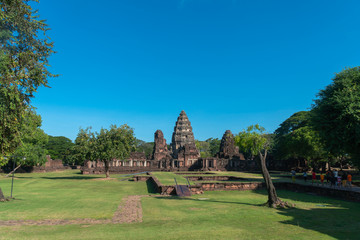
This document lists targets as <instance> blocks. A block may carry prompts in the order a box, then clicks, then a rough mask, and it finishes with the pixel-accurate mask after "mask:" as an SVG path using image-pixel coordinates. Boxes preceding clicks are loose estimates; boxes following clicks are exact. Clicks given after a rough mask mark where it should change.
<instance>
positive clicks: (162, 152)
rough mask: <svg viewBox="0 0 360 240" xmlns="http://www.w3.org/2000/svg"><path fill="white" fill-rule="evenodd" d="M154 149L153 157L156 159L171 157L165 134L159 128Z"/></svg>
mask: <svg viewBox="0 0 360 240" xmlns="http://www.w3.org/2000/svg"><path fill="white" fill-rule="evenodd" d="M154 135H155V136H154V142H155V144H154V151H153V159H154V160H162V159H169V158H170V153H169V150H168V149H167V144H166V140H165V138H164V134H163V132H162V131H161V130H157V131H156V132H155V134H154Z"/></svg>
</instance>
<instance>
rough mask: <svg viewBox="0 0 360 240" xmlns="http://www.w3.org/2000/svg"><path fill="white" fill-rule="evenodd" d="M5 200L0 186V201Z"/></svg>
mask: <svg viewBox="0 0 360 240" xmlns="http://www.w3.org/2000/svg"><path fill="white" fill-rule="evenodd" d="M5 201H6V198H5V196H4V194H3V192H2V191H1V188H0V202H5Z"/></svg>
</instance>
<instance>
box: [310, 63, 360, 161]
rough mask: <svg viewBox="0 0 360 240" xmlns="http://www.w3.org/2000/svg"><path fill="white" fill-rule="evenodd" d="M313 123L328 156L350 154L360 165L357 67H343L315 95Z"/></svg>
mask: <svg viewBox="0 0 360 240" xmlns="http://www.w3.org/2000/svg"><path fill="white" fill-rule="evenodd" d="M317 96H318V98H317V99H316V100H315V103H314V105H313V112H314V116H313V122H314V127H315V129H316V130H318V131H319V133H320V137H321V139H322V140H323V141H324V142H325V146H326V148H327V150H328V151H330V152H331V153H332V154H334V155H336V156H339V155H346V154H351V155H352V156H353V161H354V163H355V164H356V165H357V166H360V67H354V68H347V69H345V70H343V71H342V72H340V73H338V74H336V75H335V77H334V78H333V82H332V83H331V84H330V85H328V86H327V87H326V88H325V89H323V90H321V91H320V92H319V94H318V95H317Z"/></svg>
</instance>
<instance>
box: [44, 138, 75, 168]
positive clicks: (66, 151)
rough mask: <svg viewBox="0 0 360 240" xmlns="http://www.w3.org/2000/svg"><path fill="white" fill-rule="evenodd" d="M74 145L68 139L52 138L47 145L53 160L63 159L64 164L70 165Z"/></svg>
mask: <svg viewBox="0 0 360 240" xmlns="http://www.w3.org/2000/svg"><path fill="white" fill-rule="evenodd" d="M73 146H74V143H73V142H72V141H71V140H70V139H69V138H67V137H63V136H57V137H54V136H50V135H49V141H48V143H47V144H46V150H47V151H48V154H49V155H50V156H51V158H52V159H61V160H62V161H63V162H64V163H69V158H70V154H71V150H72V148H73Z"/></svg>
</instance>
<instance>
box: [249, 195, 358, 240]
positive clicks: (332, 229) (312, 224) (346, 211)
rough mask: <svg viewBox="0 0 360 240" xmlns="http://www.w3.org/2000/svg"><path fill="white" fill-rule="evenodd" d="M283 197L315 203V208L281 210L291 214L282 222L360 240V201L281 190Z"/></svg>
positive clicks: (329, 234) (287, 214) (343, 237)
mask: <svg viewBox="0 0 360 240" xmlns="http://www.w3.org/2000/svg"><path fill="white" fill-rule="evenodd" d="M253 192H254V193H257V194H263V195H267V191H266V190H254V191H253ZM277 195H278V197H279V198H280V199H282V200H283V199H286V200H288V201H289V202H290V203H292V202H291V201H298V202H303V203H311V204H313V206H312V207H310V208H308V209H304V208H299V207H295V208H289V209H277V210H278V211H279V214H281V215H284V216H288V217H291V220H286V221H282V222H281V223H283V224H288V225H293V226H298V227H302V228H304V229H309V230H313V231H317V232H320V233H323V234H326V235H328V236H331V237H334V238H336V239H358V236H359V233H360V231H359V229H360V204H358V203H356V202H349V201H345V200H338V199H334V198H331V197H325V196H317V195H310V194H307V193H297V192H291V191H286V190H278V191H277Z"/></svg>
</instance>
